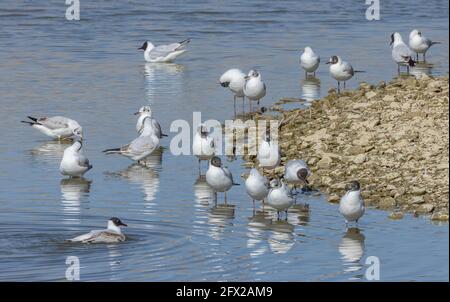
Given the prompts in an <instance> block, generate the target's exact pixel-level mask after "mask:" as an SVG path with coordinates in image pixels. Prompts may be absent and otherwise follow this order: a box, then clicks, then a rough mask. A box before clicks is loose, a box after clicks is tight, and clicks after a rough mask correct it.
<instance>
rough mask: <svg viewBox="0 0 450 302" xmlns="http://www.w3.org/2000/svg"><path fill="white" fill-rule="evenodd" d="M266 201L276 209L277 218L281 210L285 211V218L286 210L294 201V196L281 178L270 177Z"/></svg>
mask: <svg viewBox="0 0 450 302" xmlns="http://www.w3.org/2000/svg"><path fill="white" fill-rule="evenodd" d="M267 203H268V204H269V206H271V207H272V208H274V209H275V210H277V216H278V218H279V215H280V212H281V211H286V219H287V210H288V209H289V208H290V207H291V206H292V204H293V203H294V198H293V197H292V194H291V192H290V190H289V188H288V187H287V186H286V185H285V183H284V182H283V180H278V179H272V180H271V181H270V191H269V194H268V195H267Z"/></svg>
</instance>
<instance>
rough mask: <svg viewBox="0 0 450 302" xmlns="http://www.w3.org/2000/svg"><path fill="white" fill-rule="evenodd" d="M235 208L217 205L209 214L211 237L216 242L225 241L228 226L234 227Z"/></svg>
mask: <svg viewBox="0 0 450 302" xmlns="http://www.w3.org/2000/svg"><path fill="white" fill-rule="evenodd" d="M234 211H235V206H234V205H232V204H216V205H214V206H213V207H212V208H210V210H209V213H208V224H209V225H210V226H211V228H210V233H209V236H210V237H211V238H213V239H215V240H221V239H223V233H224V232H225V230H226V228H227V226H232V225H233V219H234Z"/></svg>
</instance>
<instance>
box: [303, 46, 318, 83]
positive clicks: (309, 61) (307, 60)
mask: <svg viewBox="0 0 450 302" xmlns="http://www.w3.org/2000/svg"><path fill="white" fill-rule="evenodd" d="M319 63H320V57H319V56H318V55H316V54H315V53H314V51H313V50H312V48H311V47H309V46H306V47H305V50H304V51H303V53H302V55H301V56H300V66H301V67H302V68H303V69H304V70H305V77H308V72H312V73H313V74H314V76H316V70H317V68H318V67H319Z"/></svg>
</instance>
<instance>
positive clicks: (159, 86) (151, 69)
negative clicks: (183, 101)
mask: <svg viewBox="0 0 450 302" xmlns="http://www.w3.org/2000/svg"><path fill="white" fill-rule="evenodd" d="M184 69H185V67H184V66H183V65H180V64H174V63H146V64H145V67H144V75H145V81H146V83H147V85H146V93H147V96H148V98H149V100H152V99H153V98H154V96H155V95H161V94H171V95H180V93H181V89H182V82H181V79H182V77H183V71H184Z"/></svg>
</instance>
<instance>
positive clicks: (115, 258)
mask: <svg viewBox="0 0 450 302" xmlns="http://www.w3.org/2000/svg"><path fill="white" fill-rule="evenodd" d="M107 247H108V264H109V271H110V272H111V274H110V276H109V279H110V281H117V280H119V279H120V278H119V276H118V273H120V271H121V270H120V268H121V262H120V258H121V257H122V253H121V252H120V245H119V244H108V245H107Z"/></svg>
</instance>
